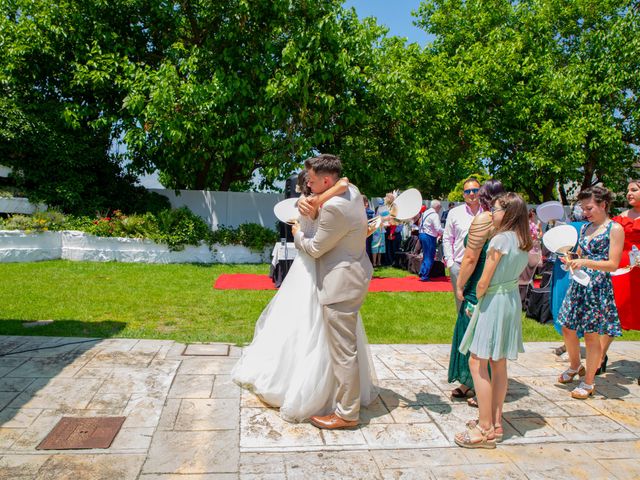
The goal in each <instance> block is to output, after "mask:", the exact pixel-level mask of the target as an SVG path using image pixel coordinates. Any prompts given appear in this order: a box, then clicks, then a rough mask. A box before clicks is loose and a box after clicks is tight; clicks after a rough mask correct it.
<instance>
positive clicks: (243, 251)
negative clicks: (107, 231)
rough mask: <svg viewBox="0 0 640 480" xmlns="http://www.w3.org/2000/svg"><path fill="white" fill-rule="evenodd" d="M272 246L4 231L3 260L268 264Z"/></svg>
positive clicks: (0, 246) (0, 248)
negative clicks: (179, 244) (175, 247)
mask: <svg viewBox="0 0 640 480" xmlns="http://www.w3.org/2000/svg"><path fill="white" fill-rule="evenodd" d="M270 255H271V249H270V248H265V249H264V251H263V252H252V251H251V250H249V249H248V248H246V247H243V246H239V245H224V246H223V245H214V246H213V249H212V250H210V249H209V247H208V246H207V245H204V244H202V245H199V246H191V245H189V246H186V247H185V249H184V250H181V251H176V252H172V251H171V250H169V247H168V246H167V245H163V244H158V243H155V242H153V241H151V240H145V239H140V238H120V237H96V236H94V235H88V234H86V233H84V232H79V231H72V230H67V231H62V232H43V233H33V234H29V233H26V232H24V231H19V230H11V231H8V230H2V231H0V263H9V262H33V261H39V260H55V259H64V260H74V261H89V262H110V261H116V262H126V263H264V262H268V261H269V260H270Z"/></svg>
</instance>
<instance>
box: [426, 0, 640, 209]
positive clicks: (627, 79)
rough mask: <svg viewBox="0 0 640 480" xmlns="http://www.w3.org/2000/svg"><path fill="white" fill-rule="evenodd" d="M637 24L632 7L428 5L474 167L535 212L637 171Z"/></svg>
mask: <svg viewBox="0 0 640 480" xmlns="http://www.w3.org/2000/svg"><path fill="white" fill-rule="evenodd" d="M638 20H639V18H638V8H637V2H631V1H628V0H625V1H607V2H599V1H585V2H563V1H561V0H528V1H518V2H516V1H508V0H501V1H496V2H490V4H489V3H486V2H479V1H471V2H460V1H458V0H431V1H425V2H423V3H422V5H421V8H420V11H419V23H420V25H421V26H422V27H423V28H425V30H427V31H428V32H429V33H432V34H434V35H436V40H435V42H434V43H433V45H432V46H431V47H430V48H429V49H428V51H427V53H426V54H427V55H428V56H430V57H432V58H435V59H437V62H438V64H439V65H440V67H441V68H440V70H438V71H437V72H436V75H437V77H438V80H437V82H436V88H437V89H438V90H439V91H440V95H441V96H442V97H445V98H450V99H452V101H453V103H454V104H455V115H452V118H453V119H454V120H453V121H452V122H451V125H452V126H455V127H453V128H457V129H458V137H459V139H458V141H459V143H460V144H461V145H462V146H463V147H464V148H462V149H461V150H460V154H461V160H462V162H463V163H464V164H466V165H467V168H468V169H469V170H473V169H482V168H486V169H487V170H488V171H489V172H490V174H492V175H493V176H495V177H497V178H499V179H501V180H502V181H503V182H504V183H505V185H506V187H507V188H509V189H513V190H519V191H522V192H525V193H526V194H527V195H528V197H529V198H530V200H531V201H532V202H539V201H543V200H549V199H551V198H553V197H554V196H555V187H556V185H557V184H560V185H562V184H564V183H566V182H568V181H575V182H578V183H579V184H581V186H582V187H586V186H588V185H591V184H592V183H594V182H597V181H603V182H605V183H606V184H608V185H610V186H613V187H614V188H615V187H616V186H618V185H620V184H621V183H624V182H625V181H626V178H627V176H628V175H629V174H630V172H631V170H632V165H633V164H634V162H637V161H638V149H637V146H638V144H639V142H638V140H639V136H638V133H639V131H638V100H637V99H638V87H639V82H640V77H639V76H638V74H637V72H638V67H639V65H638V62H639V59H640V35H638V33H639V32H638V27H639V23H638Z"/></svg>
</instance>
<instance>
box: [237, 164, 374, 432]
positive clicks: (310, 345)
mask: <svg viewBox="0 0 640 480" xmlns="http://www.w3.org/2000/svg"><path fill="white" fill-rule="evenodd" d="M347 187H348V180H347V179H341V180H340V181H339V182H338V183H337V184H336V185H335V186H334V187H332V188H330V189H329V190H327V191H326V192H324V193H323V194H321V195H319V196H318V198H316V199H315V201H314V203H315V204H316V205H321V204H322V203H324V202H326V201H327V200H328V199H329V198H331V197H332V196H335V195H340V194H342V193H344V192H345V191H346V189H347ZM298 190H299V191H300V193H302V195H304V196H305V197H309V196H310V195H312V193H311V191H310V190H309V188H308V186H307V181H306V172H304V171H303V172H302V173H300V175H299V176H298V186H297V188H296V191H298ZM362 208H364V206H363V207H362ZM315 217H317V213H316V215H315ZM300 228H301V230H302V231H303V232H304V234H305V236H306V237H312V236H313V235H314V234H315V231H316V228H317V221H316V220H315V219H310V218H308V217H304V216H301V217H300ZM356 329H357V330H356V336H357V348H358V365H359V368H360V401H361V403H362V405H363V406H366V405H369V404H370V403H371V402H372V401H373V400H374V399H375V398H376V396H377V395H378V391H377V387H376V385H375V384H376V382H377V379H376V377H375V371H374V367H373V361H372V359H371V351H370V349H369V345H368V343H367V337H366V334H365V331H364V327H363V325H362V318H361V317H360V316H358V323H357V327H356ZM231 375H232V378H233V380H234V381H235V382H236V383H237V384H239V385H240V386H241V387H243V388H246V389H247V390H250V391H252V392H253V393H255V394H256V395H257V396H258V397H259V398H260V399H261V400H262V401H263V402H265V403H267V404H269V405H271V406H273V407H280V416H281V417H282V418H283V419H284V420H286V421H288V422H300V421H302V420H305V419H308V418H309V417H310V416H312V415H326V414H328V413H331V412H333V411H334V409H335V404H334V399H335V393H336V389H337V384H336V380H335V378H334V376H333V369H332V366H331V356H330V354H329V343H328V338H327V331H326V327H325V324H324V321H323V317H322V306H321V305H320V303H319V301H318V293H317V287H316V265H315V260H314V259H313V258H312V257H310V256H308V255H307V254H305V253H304V252H300V251H299V252H298V256H297V257H296V258H295V260H294V261H293V264H292V265H291V268H290V270H289V273H288V274H287V276H286V277H285V279H284V281H283V282H282V285H281V286H280V290H279V291H278V292H277V293H276V295H275V296H274V297H273V299H272V300H271V302H269V304H268V305H267V307H266V308H265V309H264V311H263V312H262V314H261V315H260V318H258V321H257V323H256V327H255V332H254V336H253V341H252V342H251V344H250V345H249V346H248V347H246V348H245V349H244V352H243V355H242V357H241V358H240V360H238V363H237V364H236V365H235V366H234V368H233V370H232V372H231Z"/></svg>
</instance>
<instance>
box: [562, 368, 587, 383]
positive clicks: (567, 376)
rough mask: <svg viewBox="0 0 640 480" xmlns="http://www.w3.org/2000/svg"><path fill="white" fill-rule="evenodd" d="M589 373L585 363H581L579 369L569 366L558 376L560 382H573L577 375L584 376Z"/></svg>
mask: <svg viewBox="0 0 640 480" xmlns="http://www.w3.org/2000/svg"><path fill="white" fill-rule="evenodd" d="M586 374H587V371H586V370H585V368H584V365H580V367H579V368H578V369H577V370H573V369H571V368H567V369H566V370H565V371H564V372H562V373H561V374H560V376H559V377H558V383H562V384H563V385H564V384H565V383H571V382H573V379H574V378H575V377H576V375H577V376H579V377H584V376H585V375H586Z"/></svg>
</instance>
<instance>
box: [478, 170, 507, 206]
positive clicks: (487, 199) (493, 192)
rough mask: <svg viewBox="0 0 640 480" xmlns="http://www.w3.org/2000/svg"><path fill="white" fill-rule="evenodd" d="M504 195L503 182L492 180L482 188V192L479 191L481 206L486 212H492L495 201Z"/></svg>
mask: <svg viewBox="0 0 640 480" xmlns="http://www.w3.org/2000/svg"><path fill="white" fill-rule="evenodd" d="M503 193H505V190H504V186H503V185H502V182H501V181H500V180H496V179H495V178H490V179H489V180H487V181H486V182H484V183H483V184H482V185H481V186H480V190H479V191H478V200H479V201H480V206H481V207H482V209H483V210H484V211H485V212H487V211H489V210H491V207H492V206H493V201H494V200H495V199H496V198H497V197H498V196H499V195H502V194H503Z"/></svg>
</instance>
